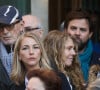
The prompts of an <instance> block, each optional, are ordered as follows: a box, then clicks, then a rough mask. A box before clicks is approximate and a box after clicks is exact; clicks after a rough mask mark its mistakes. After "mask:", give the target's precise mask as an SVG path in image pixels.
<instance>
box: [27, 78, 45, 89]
mask: <svg viewBox="0 0 100 90" xmlns="http://www.w3.org/2000/svg"><path fill="white" fill-rule="evenodd" d="M28 87H31V88H34V89H36V90H45V89H44V88H45V87H44V82H43V81H41V80H40V79H39V78H38V77H32V78H31V79H30V80H29V82H28Z"/></svg>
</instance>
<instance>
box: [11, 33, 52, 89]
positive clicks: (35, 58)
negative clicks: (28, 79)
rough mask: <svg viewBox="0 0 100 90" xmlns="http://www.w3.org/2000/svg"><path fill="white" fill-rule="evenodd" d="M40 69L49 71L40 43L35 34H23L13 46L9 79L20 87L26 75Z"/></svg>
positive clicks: (47, 61)
mask: <svg viewBox="0 0 100 90" xmlns="http://www.w3.org/2000/svg"><path fill="white" fill-rule="evenodd" d="M40 68H43V69H51V68H50V66H49V60H48V58H47V55H46V53H45V50H44V47H43V45H42V42H41V40H40V39H39V37H38V36H36V35H35V34H33V33H24V34H22V35H21V36H20V37H19V38H18V39H17V41H16V44H15V48H14V61H13V67H12V73H11V79H12V81H13V82H14V83H15V84H16V85H18V86H21V87H22V84H23V83H24V81H25V75H26V73H27V72H29V71H31V70H33V69H40ZM14 90H15V89H14ZM16 90H17V89H16ZM21 90H22V89H21ZM23 90H25V84H23Z"/></svg>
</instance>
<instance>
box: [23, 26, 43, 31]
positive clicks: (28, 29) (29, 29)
mask: <svg viewBox="0 0 100 90" xmlns="http://www.w3.org/2000/svg"><path fill="white" fill-rule="evenodd" d="M38 29H41V28H40V27H35V28H32V27H25V28H24V30H25V32H29V31H33V30H38Z"/></svg>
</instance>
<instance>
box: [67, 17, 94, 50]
mask: <svg viewBox="0 0 100 90" xmlns="http://www.w3.org/2000/svg"><path fill="white" fill-rule="evenodd" d="M66 31H67V33H68V34H70V35H71V36H72V37H73V38H75V40H76V42H77V43H78V47H79V51H82V50H83V49H84V48H85V46H86V44H87V42H88V40H89V38H91V36H92V32H90V30H89V23H88V21H87V20H86V19H74V20H71V21H70V22H69V25H68V28H67V30H66Z"/></svg>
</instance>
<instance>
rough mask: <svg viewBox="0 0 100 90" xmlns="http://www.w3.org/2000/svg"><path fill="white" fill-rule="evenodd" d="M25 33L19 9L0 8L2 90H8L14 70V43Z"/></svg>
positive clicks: (0, 89) (0, 73)
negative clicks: (12, 69) (12, 70)
mask: <svg viewBox="0 0 100 90" xmlns="http://www.w3.org/2000/svg"><path fill="white" fill-rule="evenodd" d="M22 31H23V21H22V17H21V15H20V13H19V11H18V9H17V8H15V7H13V6H10V5H4V6H1V7H0V90H8V88H9V85H10V84H11V81H10V78H9V76H10V74H11V68H12V58H13V49H14V43H15V41H16V39H17V37H18V35H20V33H21V32H22Z"/></svg>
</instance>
